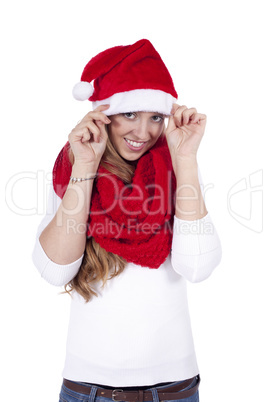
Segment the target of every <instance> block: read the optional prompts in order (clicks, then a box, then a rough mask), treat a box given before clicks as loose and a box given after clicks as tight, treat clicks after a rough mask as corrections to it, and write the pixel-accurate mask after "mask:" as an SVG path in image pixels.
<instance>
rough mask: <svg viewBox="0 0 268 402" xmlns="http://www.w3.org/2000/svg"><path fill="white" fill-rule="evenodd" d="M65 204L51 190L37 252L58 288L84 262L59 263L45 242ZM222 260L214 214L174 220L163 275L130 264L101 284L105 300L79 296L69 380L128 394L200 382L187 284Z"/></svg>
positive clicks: (68, 357) (38, 262)
mask: <svg viewBox="0 0 268 402" xmlns="http://www.w3.org/2000/svg"><path fill="white" fill-rule="evenodd" d="M199 180H200V176H199ZM60 202H61V199H60V198H59V197H58V196H57V195H56V194H55V193H54V190H53V188H52V189H51V191H50V196H49V201H48V208H47V214H46V216H45V217H44V218H43V220H42V222H41V224H40V226H39V228H38V231H37V237H36V243H35V247H34V251H33V261H34V264H35V266H36V267H37V269H38V271H39V272H40V274H41V276H42V277H43V278H44V279H45V280H46V281H47V282H49V283H50V284H53V285H56V286H63V285H65V284H66V283H68V282H69V281H70V280H71V279H72V278H73V277H74V276H75V275H76V274H77V272H78V270H79V268H80V265H81V262H82V258H83V256H81V258H79V259H78V260H77V261H74V262H73V263H71V264H68V265H59V264H56V263H54V262H53V261H52V260H51V259H50V258H49V257H48V256H47V255H46V254H45V252H44V250H43V248H42V246H41V244H40V242H39V235H40V234H41V232H42V230H43V229H44V228H45V227H46V226H47V225H48V223H49V222H50V220H51V219H52V218H53V216H54V214H55V213H56V210H57V208H58V206H59V204H60ZM156 252H157V251H156ZM220 259H221V244H220V240H219V237H218V234H217V232H216V229H215V227H214V225H213V222H212V220H211V217H210V214H209V213H208V214H207V215H206V216H205V217H204V218H202V219H199V220H195V221H184V220H181V219H178V218H177V217H176V216H175V218H174V228H173V240H172V248H171V253H170V255H169V257H168V258H167V260H166V261H165V262H164V263H163V264H162V265H161V266H160V267H159V268H158V269H149V268H146V267H141V266H139V265H135V264H132V263H129V264H127V266H126V268H125V269H124V271H123V272H122V273H121V274H120V275H119V276H117V277H115V278H113V279H111V280H108V282H107V283H106V285H105V287H104V288H101V283H100V284H97V285H96V286H95V290H96V292H97V293H98V297H95V296H94V297H93V299H92V300H91V301H90V302H89V303H85V301H84V299H83V298H82V297H81V296H80V295H79V294H77V293H76V292H74V293H73V297H72V303H71V311H70V321H69V330H68V338H67V346H66V360H65V364H64V368H63V372H62V375H63V377H64V378H66V379H69V380H73V381H81V382H88V383H96V384H103V385H109V386H115V387H120V386H122V387H123V386H124V387H127V386H144V385H153V384H157V383H160V382H171V381H180V380H185V379H187V378H190V377H193V376H195V375H197V374H198V372H199V370H198V365H197V361H196V355H195V349H194V342H193V338H192V330H191V323H190V316H189V310H188V302H187V281H190V282H200V281H203V280H205V279H206V278H208V277H209V276H210V274H211V273H212V271H213V270H214V268H215V267H216V266H217V265H218V264H219V262H220Z"/></svg>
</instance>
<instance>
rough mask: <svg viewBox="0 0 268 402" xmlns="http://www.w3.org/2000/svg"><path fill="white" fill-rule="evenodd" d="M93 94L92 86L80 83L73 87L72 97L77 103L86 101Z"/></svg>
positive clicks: (87, 83) (84, 82)
mask: <svg viewBox="0 0 268 402" xmlns="http://www.w3.org/2000/svg"><path fill="white" fill-rule="evenodd" d="M93 92H94V88H93V86H92V85H91V84H90V83H89V82H86V81H80V82H78V83H77V84H75V86H74V87H73V97H74V98H75V99H76V100H79V101H84V100H87V99H88V98H90V97H91V95H92V94H93Z"/></svg>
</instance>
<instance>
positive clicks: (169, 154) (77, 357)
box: [33, 39, 221, 402]
mask: <svg viewBox="0 0 268 402" xmlns="http://www.w3.org/2000/svg"><path fill="white" fill-rule="evenodd" d="M92 80H94V89H93V87H92V86H91V84H90V82H91V81H92ZM73 93H74V96H75V97H76V99H79V100H85V99H89V100H91V101H92V102H93V109H94V110H93V111H92V112H89V113H88V114H87V115H86V116H85V117H84V118H83V119H82V120H81V121H80V122H79V123H78V124H77V126H76V127H75V128H74V129H73V130H72V132H71V134H70V135H69V141H68V143H67V144H66V145H65V147H64V148H63V149H62V151H61V152H60V154H59V156H58V158H57V160H56V163H55V166H54V169H53V189H52V191H51V195H50V205H49V206H48V209H49V210H51V208H54V209H55V215H54V217H53V218H52V217H51V215H47V217H45V218H44V220H43V221H42V223H41V225H40V227H39V230H38V235H37V241H36V245H35V249H34V253H33V260H34V262H35V264H36V266H37V268H38V270H39V271H40V273H41V275H42V276H43V277H44V278H45V279H46V280H47V281H48V282H50V283H52V284H54V285H58V286H62V285H65V290H66V291H67V292H68V293H70V294H71V295H72V306H71V316H70V325H69V333H68V341H67V354H66V361H65V366H64V370H63V377H64V380H63V385H62V389H61V394H60V401H76V400H80V401H81V400H84V401H87V400H90V401H93V400H94V399H95V398H96V400H97V401H98V398H102V397H104V398H106V399H107V398H108V399H109V400H113V401H117V400H118V401H143V400H144V401H153V402H159V400H180V401H181V400H184V401H187V402H193V401H198V400H199V394H198V385H199V381H200V378H199V371H198V366H197V362H196V357H195V351H194V344H193V340H192V333H191V325H190V318H189V312H188V306H187V294H186V281H187V280H189V281H191V282H199V281H202V280H204V279H206V278H207V277H208V276H209V275H210V274H211V272H212V271H213V270H214V268H215V267H216V266H217V265H218V263H219V261H220V258H221V246H220V241H219V238H218V235H217V232H216V230H215V228H214V226H213V223H212V220H211V218H210V215H209V214H208V212H207V210H206V207H205V204H204V200H203V196H202V192H201V185H200V180H199V177H200V176H199V174H198V166H197V159H196V154H197V150H198V147H199V144H200V141H201V139H202V136H203V134H204V130H205V125H206V116H205V115H204V114H200V113H198V112H197V110H196V109H194V108H190V109H188V108H187V107H186V106H179V105H178V104H176V103H175V102H176V99H177V93H176V91H175V88H174V85H173V81H172V79H171V76H170V74H169V72H168V70H167V68H166V66H165V65H164V63H163V61H162V59H161V57H160V56H159V54H158V53H157V52H156V50H155V49H154V47H153V46H152V44H151V43H150V42H149V41H148V40H145V39H143V40H140V41H138V42H136V43H134V44H133V45H129V46H117V47H114V48H111V49H107V50H106V51H104V52H101V53H100V54H98V55H97V56H96V57H94V58H93V59H91V60H90V61H89V63H88V64H87V65H86V67H85V69H84V71H83V73H82V77H81V82H80V83H78V84H77V85H76V86H75V88H74V91H73ZM165 117H168V119H169V120H168V125H167V128H165V124H164V119H165ZM56 204H57V207H56V208H55V205H56ZM197 227H198V229H199V230H198V231H197V230H196V228H197Z"/></svg>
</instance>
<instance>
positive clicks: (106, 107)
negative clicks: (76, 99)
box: [94, 104, 110, 112]
mask: <svg viewBox="0 0 268 402" xmlns="http://www.w3.org/2000/svg"><path fill="white" fill-rule="evenodd" d="M109 107H110V105H109V104H107V105H99V106H98V107H96V109H94V112H102V111H104V110H107V109H109Z"/></svg>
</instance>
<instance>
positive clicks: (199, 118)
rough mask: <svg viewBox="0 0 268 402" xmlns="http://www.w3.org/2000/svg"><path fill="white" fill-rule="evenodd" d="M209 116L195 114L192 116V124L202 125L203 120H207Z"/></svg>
mask: <svg viewBox="0 0 268 402" xmlns="http://www.w3.org/2000/svg"><path fill="white" fill-rule="evenodd" d="M206 119H207V116H206V115H205V114H202V113H195V114H193V115H192V116H191V123H200V122H201V121H202V120H203V121H204V120H206Z"/></svg>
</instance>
